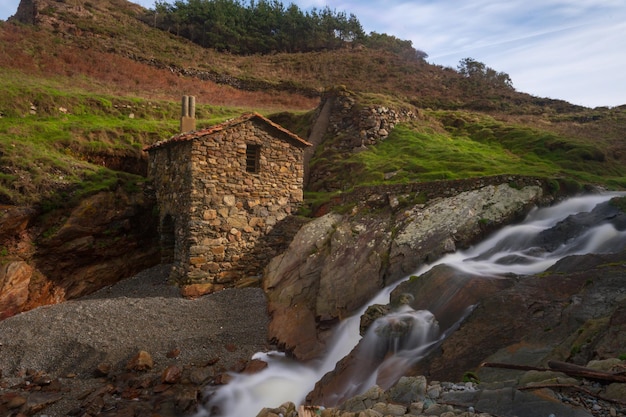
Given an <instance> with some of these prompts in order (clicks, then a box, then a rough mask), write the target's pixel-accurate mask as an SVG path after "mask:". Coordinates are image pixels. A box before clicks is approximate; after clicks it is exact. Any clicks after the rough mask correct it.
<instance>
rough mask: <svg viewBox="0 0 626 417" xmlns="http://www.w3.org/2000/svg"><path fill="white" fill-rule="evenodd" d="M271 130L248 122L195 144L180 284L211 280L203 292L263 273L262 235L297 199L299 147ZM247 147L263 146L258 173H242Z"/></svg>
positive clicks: (299, 197)
mask: <svg viewBox="0 0 626 417" xmlns="http://www.w3.org/2000/svg"><path fill="white" fill-rule="evenodd" d="M268 129H272V128H271V127H269V126H267V125H266V124H264V123H262V122H259V121H256V120H254V119H252V120H248V121H246V122H243V123H240V124H237V125H234V126H231V127H229V128H228V129H226V130H223V131H220V132H215V133H213V134H212V135H211V136H210V139H209V140H203V139H196V140H194V141H193V150H192V159H191V169H192V171H193V184H192V191H191V202H190V215H191V221H190V223H189V226H190V227H189V246H190V257H189V265H188V271H187V276H186V281H185V282H184V284H196V283H203V284H208V285H210V286H212V288H210V289H205V291H207V292H208V291H216V290H219V289H221V288H223V287H228V286H232V285H234V283H235V282H237V281H239V280H240V279H243V278H249V277H252V276H256V275H260V273H261V270H262V267H263V266H264V261H263V259H260V258H262V257H263V256H267V255H268V251H269V250H270V248H264V245H267V243H266V242H265V241H264V238H265V236H266V235H267V234H268V233H269V232H270V231H271V230H272V228H274V227H275V226H276V225H277V224H278V223H279V222H281V221H283V220H284V219H285V218H287V216H289V215H290V214H292V213H293V211H294V210H295V209H296V208H297V207H298V206H299V205H300V204H301V203H302V200H303V194H302V186H303V184H302V181H303V162H302V161H303V149H302V148H301V147H297V146H294V145H293V144H292V143H290V140H292V139H291V138H287V137H285V138H284V140H282V139H279V138H277V137H276V135H277V134H280V133H277V132H275V131H271V132H270V131H269V130H268ZM248 144H251V145H260V146H261V152H260V169H259V172H258V173H249V172H246V146H247V145H248ZM266 249H267V250H266ZM251 254H256V255H253V256H251Z"/></svg>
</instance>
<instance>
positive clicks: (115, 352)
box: [0, 265, 269, 415]
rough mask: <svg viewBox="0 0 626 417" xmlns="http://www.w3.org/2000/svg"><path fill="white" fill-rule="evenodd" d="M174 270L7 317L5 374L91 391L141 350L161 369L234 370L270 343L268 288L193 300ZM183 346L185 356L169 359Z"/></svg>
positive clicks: (1, 350) (2, 354) (1, 365)
mask: <svg viewBox="0 0 626 417" xmlns="http://www.w3.org/2000/svg"><path fill="white" fill-rule="evenodd" d="M168 271H169V266H167V265H160V266H157V267H154V268H151V269H149V270H146V271H143V272H141V273H139V274H138V275H136V276H135V277H133V278H130V279H127V280H124V281H122V282H120V283H118V284H116V285H114V286H111V287H107V288H104V289H102V290H100V291H98V292H97V293H94V294H92V295H90V296H88V297H84V298H81V299H78V300H73V301H68V302H65V303H62V304H57V305H51V306H45V307H40V308H37V309H34V310H32V311H29V312H26V313H22V314H19V315H17V316H14V317H10V318H8V319H6V320H4V321H1V322H0V377H1V379H4V380H5V381H8V383H9V384H10V383H11V381H10V380H11V379H15V380H18V379H19V378H20V377H21V376H23V374H24V373H25V372H26V371H27V370H35V371H43V372H46V373H47V374H49V375H50V376H53V377H59V378H64V380H66V378H67V377H68V376H71V381H70V379H67V380H66V382H68V383H70V384H71V385H79V386H81V389H86V387H87V386H88V385H89V384H90V383H91V380H93V379H94V377H93V374H94V371H95V369H96V367H97V366H98V365H100V364H108V365H110V366H111V367H112V369H118V370H119V369H124V367H125V366H126V364H127V363H128V361H129V360H130V358H132V357H133V356H135V354H137V352H138V351H140V350H145V351H147V352H148V353H150V355H151V356H152V358H153V360H154V363H155V365H154V371H155V372H158V371H159V370H162V369H165V367H167V366H169V365H171V364H176V365H178V366H194V365H198V364H206V363H207V362H208V361H215V360H218V361H219V362H218V365H219V366H220V367H221V368H223V369H225V370H227V369H231V368H232V367H233V366H235V365H236V364H237V363H241V362H242V361H247V360H248V359H250V357H251V356H252V354H254V352H257V351H262V350H267V349H268V348H269V347H268V346H267V325H268V317H267V310H266V299H265V296H264V294H263V292H262V290H261V289H258V288H256V289H253V288H248V289H230V290H225V291H222V292H219V293H215V294H212V295H208V296H204V297H201V298H198V299H195V300H188V299H184V298H182V297H181V296H180V294H179V291H178V289H177V288H175V287H173V286H171V285H168V284H167V275H168ZM176 349H177V350H180V354H179V355H178V356H177V357H176V358H168V357H167V356H168V353H169V352H172V351H173V350H176ZM77 389H78V387H77ZM68 397H71V395H69V394H68ZM66 406H67V405H66ZM62 407H63V405H60V406H59V405H57V407H56V408H62ZM59 412H60V411H59ZM50 415H55V414H54V413H50ZM59 415H60V414H59Z"/></svg>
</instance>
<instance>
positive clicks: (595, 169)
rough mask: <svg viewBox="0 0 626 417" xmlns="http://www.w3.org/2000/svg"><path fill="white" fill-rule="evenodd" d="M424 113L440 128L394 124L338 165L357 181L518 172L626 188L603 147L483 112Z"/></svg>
mask: <svg viewBox="0 0 626 417" xmlns="http://www.w3.org/2000/svg"><path fill="white" fill-rule="evenodd" d="M430 116H431V117H433V118H434V120H439V121H441V123H442V125H443V127H444V129H445V130H443V131H442V130H441V129H439V130H436V129H433V128H430V127H428V126H426V125H424V122H423V121H421V122H414V123H412V124H401V125H398V126H396V128H395V129H394V130H393V131H392V132H391V134H390V135H389V137H388V138H387V139H385V140H384V141H382V142H381V143H380V144H378V145H376V146H375V147H370V148H368V149H367V150H365V151H362V152H360V153H357V154H354V155H352V156H351V157H350V158H348V159H347V160H346V161H345V162H344V166H345V167H349V168H350V169H351V171H350V172H351V176H352V177H353V178H359V180H360V182H361V184H359V185H377V184H390V183H407V182H415V181H432V180H442V179H459V178H469V177H478V176H490V175H498V174H518V175H530V176H542V177H565V178H569V179H572V180H573V181H576V182H582V183H595V184H603V185H607V186H610V187H617V188H624V187H626V167H624V166H622V164H620V163H612V162H611V161H608V160H607V158H606V156H605V152H604V151H603V149H602V148H601V147H600V146H595V145H594V144H590V143H589V142H583V141H581V140H576V139H571V138H567V137H564V136H561V135H557V134H555V133H552V132H546V131H541V130H539V129H533V128H530V127H527V126H516V125H511V124H505V123H502V122H497V121H495V120H494V119H492V118H490V117H488V116H483V115H480V116H479V115H476V114H469V113H458V112H444V111H438V112H432V113H431V115H430ZM340 171H341V169H338V172H340ZM385 174H387V175H385Z"/></svg>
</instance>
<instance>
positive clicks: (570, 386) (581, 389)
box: [517, 384, 626, 405]
mask: <svg viewBox="0 0 626 417" xmlns="http://www.w3.org/2000/svg"><path fill="white" fill-rule="evenodd" d="M542 388H549V389H554V388H567V389H572V390H575V391H579V392H582V393H584V394H586V395H589V396H592V397H595V398H597V399H599V400H602V401H606V402H611V403H615V404H621V405H626V401H622V400H617V399H613V398H608V397H604V396H602V395H600V394H596V393H595V392H593V391H590V390H588V389H587V388H585V387H581V386H580V385H574V384H541V385H528V386H526V387H518V388H517V389H518V390H520V391H531V390H535V389H542Z"/></svg>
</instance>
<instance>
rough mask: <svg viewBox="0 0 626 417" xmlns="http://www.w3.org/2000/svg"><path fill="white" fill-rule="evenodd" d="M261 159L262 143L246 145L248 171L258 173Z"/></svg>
mask: <svg viewBox="0 0 626 417" xmlns="http://www.w3.org/2000/svg"><path fill="white" fill-rule="evenodd" d="M260 159H261V146H260V145H250V144H248V145H246V172H251V173H258V172H259V160H260Z"/></svg>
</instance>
